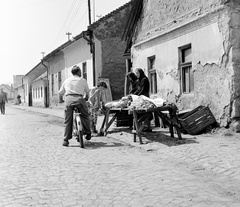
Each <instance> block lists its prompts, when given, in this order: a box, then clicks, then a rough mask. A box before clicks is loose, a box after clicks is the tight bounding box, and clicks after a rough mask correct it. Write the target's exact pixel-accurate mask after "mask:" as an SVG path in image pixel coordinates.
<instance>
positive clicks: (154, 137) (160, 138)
mask: <svg viewBox="0 0 240 207" xmlns="http://www.w3.org/2000/svg"><path fill="white" fill-rule="evenodd" d="M142 136H143V137H144V138H145V139H146V141H147V142H158V143H161V144H164V145H166V146H168V147H174V146H179V145H185V144H198V143H199V142H198V141H196V138H195V137H191V138H182V139H178V136H177V134H174V137H171V135H170V132H165V131H153V132H149V133H145V132H143V133H142Z"/></svg>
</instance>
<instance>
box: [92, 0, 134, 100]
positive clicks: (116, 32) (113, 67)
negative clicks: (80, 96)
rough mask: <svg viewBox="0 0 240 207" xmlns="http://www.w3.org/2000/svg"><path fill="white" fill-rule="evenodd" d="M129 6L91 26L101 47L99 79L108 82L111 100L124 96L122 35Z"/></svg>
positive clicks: (124, 65)
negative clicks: (106, 79) (107, 80)
mask: <svg viewBox="0 0 240 207" xmlns="http://www.w3.org/2000/svg"><path fill="white" fill-rule="evenodd" d="M130 9H131V4H130V3H128V4H127V5H125V6H123V7H120V8H119V9H118V10H116V11H113V12H112V13H110V14H109V15H107V16H106V17H104V18H103V19H102V20H99V21H98V22H97V23H96V24H94V25H93V33H94V36H95V37H96V38H97V39H98V40H100V41H101V45H102V74H101V78H108V79H109V81H110V85H111V89H112V96H113V100H116V99H120V98H121V97H122V96H123V95H124V80H125V75H126V74H125V71H126V63H125V59H126V58H125V57H124V56H123V54H124V50H125V47H126V45H125V44H126V43H125V41H122V40H121V38H122V34H123V31H124V28H125V25H126V22H127V20H128V15H129V13H130Z"/></svg>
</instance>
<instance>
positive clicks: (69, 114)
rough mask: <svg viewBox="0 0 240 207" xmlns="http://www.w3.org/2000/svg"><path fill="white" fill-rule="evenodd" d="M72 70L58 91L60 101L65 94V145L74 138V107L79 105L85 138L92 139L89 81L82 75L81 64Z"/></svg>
mask: <svg viewBox="0 0 240 207" xmlns="http://www.w3.org/2000/svg"><path fill="white" fill-rule="evenodd" d="M71 72H72V75H73V76H72V77H70V78H68V79H66V80H65V81H64V82H63V84H62V86H61V88H60V90H59V92H58V94H59V100H60V102H62V97H63V95H64V94H65V101H64V102H65V109H64V127H65V129H64V140H63V146H68V145H69V140H70V139H71V138H72V131H73V108H74V107H77V108H78V110H79V112H80V113H81V114H80V116H81V121H82V126H83V134H84V135H86V136H85V139H86V140H90V139H91V129H90V118H89V113H88V108H87V104H86V100H88V98H89V92H90V90H89V87H88V83H87V81H86V80H85V79H84V78H82V77H81V69H80V67H79V66H77V65H75V66H73V68H72V70H71ZM84 96H85V97H84Z"/></svg>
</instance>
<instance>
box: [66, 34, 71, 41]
mask: <svg viewBox="0 0 240 207" xmlns="http://www.w3.org/2000/svg"><path fill="white" fill-rule="evenodd" d="M71 34H72V33H70V32H67V33H66V35H67V36H68V41H69V40H70V35H71Z"/></svg>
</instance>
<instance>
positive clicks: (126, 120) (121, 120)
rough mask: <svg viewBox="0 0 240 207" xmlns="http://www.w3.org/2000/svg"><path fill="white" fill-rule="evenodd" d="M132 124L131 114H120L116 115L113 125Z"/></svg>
mask: <svg viewBox="0 0 240 207" xmlns="http://www.w3.org/2000/svg"><path fill="white" fill-rule="evenodd" d="M132 125H133V116H132V115H129V114H120V115H117V118H116V121H115V126H116V127H120V126H129V127H131V126H132Z"/></svg>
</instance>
